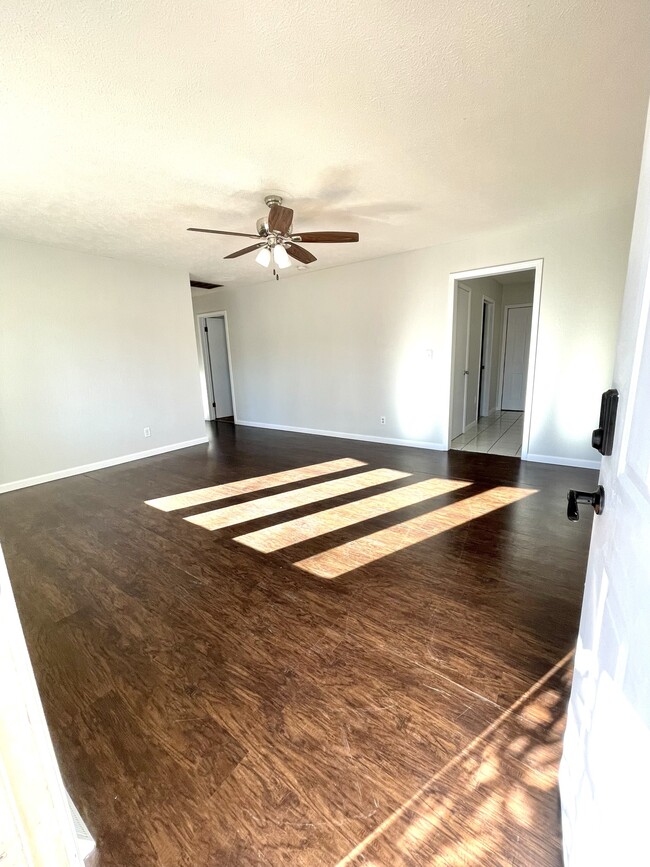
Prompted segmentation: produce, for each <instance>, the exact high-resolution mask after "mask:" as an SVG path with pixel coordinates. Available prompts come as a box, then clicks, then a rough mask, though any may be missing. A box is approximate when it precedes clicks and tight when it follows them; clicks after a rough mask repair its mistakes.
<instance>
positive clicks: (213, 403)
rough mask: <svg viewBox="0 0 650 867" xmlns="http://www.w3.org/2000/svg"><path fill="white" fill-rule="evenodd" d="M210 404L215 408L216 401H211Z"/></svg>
mask: <svg viewBox="0 0 650 867" xmlns="http://www.w3.org/2000/svg"><path fill="white" fill-rule="evenodd" d="M212 406H213V407H214V408H215V409H216V408H217V405H216V403H215V402H214V401H212Z"/></svg>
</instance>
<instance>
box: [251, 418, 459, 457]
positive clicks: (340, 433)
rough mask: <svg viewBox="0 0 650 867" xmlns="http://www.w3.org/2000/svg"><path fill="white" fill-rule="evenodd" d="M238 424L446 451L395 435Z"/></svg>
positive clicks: (428, 443) (438, 446)
mask: <svg viewBox="0 0 650 867" xmlns="http://www.w3.org/2000/svg"><path fill="white" fill-rule="evenodd" d="M237 424H240V425H243V426H244V427H259V428H266V429H267V430H284V431H288V432H289V433H302V434H312V435H313V436H319V437H336V438H337V439H343V440H358V441H359V442H362V443H384V444H385V445H389V446H408V447H409V448H415V449H429V450H433V451H439V452H441V451H446V448H445V446H444V445H443V444H442V443H431V442H421V441H420V440H403V439H397V438H394V437H376V436H370V435H369V434H358V433H344V432H343V431H337V430H318V429H317V428H311V427H294V426H293V425H288V424H268V423H267V422H261V421H241V420H240V421H238V422H237Z"/></svg>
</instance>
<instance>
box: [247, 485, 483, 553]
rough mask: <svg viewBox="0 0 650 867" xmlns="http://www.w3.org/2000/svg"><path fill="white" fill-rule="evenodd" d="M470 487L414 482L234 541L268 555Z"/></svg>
mask: <svg viewBox="0 0 650 867" xmlns="http://www.w3.org/2000/svg"><path fill="white" fill-rule="evenodd" d="M470 484H471V482H456V481H451V480H448V479H426V480H425V481H424V482H416V483H415V484H413V485H407V486H404V487H401V488H396V489H395V490H393V491H387V492H385V493H383V494H374V495H373V496H370V497H366V498H365V499H363V500H357V501H355V502H354V503H349V504H348V505H345V506H334V508H332V509H326V510H324V511H322V512H317V513H316V514H315V515H307V516H306V517H304V518H295V519H294V520H293V521H286V522H285V523H283V524H276V525H274V526H272V527H264V528H263V529H262V530H256V531H254V532H253V533H246V534H245V535H243V536H237V538H236V541H237V542H241V543H242V544H243V545H247V546H248V547H249V548H255V550H256V551H262V552H263V553H266V554H268V553H270V552H272V551H279V550H280V549H281V548H286V547H288V546H289V545H297V544H298V543H299V542H304V541H306V540H307V539H315V538H316V537H317V536H322V535H323V534H325V533H331V532H333V531H334V530H341V529H343V528H344V527H350V526H352V525H354V524H358V523H360V522H361V521H368V520H370V519H371V518H377V517H379V516H380V515H386V514H388V513H390V512H393V511H396V510H397V509H402V508H405V507H406V506H413V505H415V504H416V503H421V502H424V501H425V500H428V499H430V498H431V497H436V496H440V495H441V494H446V493H449V492H451V491H456V490H459V489H460V488H465V487H467V486H468V485H470Z"/></svg>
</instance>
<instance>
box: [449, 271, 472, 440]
mask: <svg viewBox="0 0 650 867" xmlns="http://www.w3.org/2000/svg"><path fill="white" fill-rule="evenodd" d="M461 289H462V291H463V292H466V293H467V294H468V296H469V302H468V304H467V344H466V346H465V361H464V369H465V370H467V367H468V364H469V338H470V324H471V321H472V291H471V289H469V288H468V287H467V286H463V285H462V284H461V283H457V284H456V286H455V291H454V295H453V298H452V311H451V322H452V326H451V328H452V331H451V361H450V366H449V368H450V373H451V382H450V384H449V428H450V437H449V439H450V441H451V421H452V410H453V407H452V405H451V401H452V400H453V395H454V378H455V374H454V356H455V354H456V299H457V297H458V294H457V293H458V292H459V291H460V290H461ZM468 428H469V425H468V424H467V376H466V375H465V374H463V424H462V429H461V432H460V433H459V434H458V436H462V435H463V434H464V433H465V432H466V431H467V430H468Z"/></svg>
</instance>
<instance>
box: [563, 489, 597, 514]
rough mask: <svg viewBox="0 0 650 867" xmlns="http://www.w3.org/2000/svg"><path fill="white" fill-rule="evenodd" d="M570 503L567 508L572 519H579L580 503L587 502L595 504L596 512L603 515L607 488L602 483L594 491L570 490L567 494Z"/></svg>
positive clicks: (587, 503)
mask: <svg viewBox="0 0 650 867" xmlns="http://www.w3.org/2000/svg"><path fill="white" fill-rule="evenodd" d="M566 498H567V500H568V501H569V504H568V506H567V510H566V516H567V518H568V519H569V520H570V521H579V520H580V514H579V512H578V503H585V504H586V505H589V506H593V507H594V512H595V513H596V514H597V515H601V514H602V512H603V509H604V508H605V490H604V488H603V486H602V485H598V490H596V491H594V492H593V493H591V494H590V493H588V492H587V491H573V490H571V491H569V492H568V493H567V495H566Z"/></svg>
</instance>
